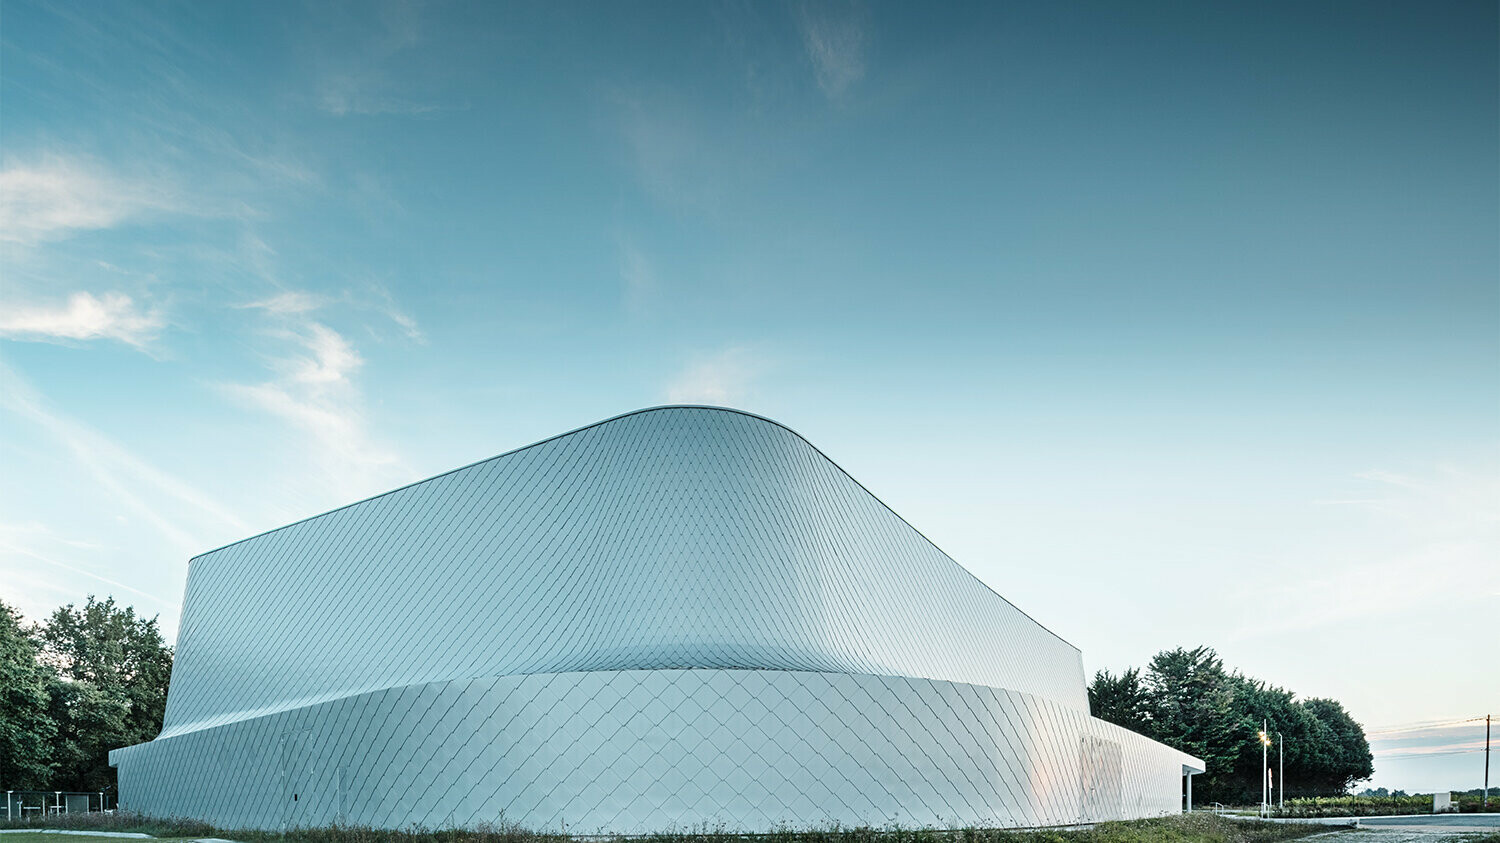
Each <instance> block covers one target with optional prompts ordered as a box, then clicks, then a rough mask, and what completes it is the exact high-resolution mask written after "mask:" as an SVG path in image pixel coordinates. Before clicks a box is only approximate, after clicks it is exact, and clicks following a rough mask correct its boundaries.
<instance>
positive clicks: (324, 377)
mask: <svg viewBox="0 0 1500 843" xmlns="http://www.w3.org/2000/svg"><path fill="white" fill-rule="evenodd" d="M255 306H256V307H259V308H260V309H262V310H264V311H265V312H266V313H267V315H268V317H269V318H270V319H271V320H272V324H271V327H270V328H269V329H268V330H267V331H266V332H265V333H266V335H267V336H269V337H270V338H272V339H273V340H274V341H275V342H276V343H277V344H278V345H279V346H280V348H279V350H278V351H277V352H275V353H273V354H272V356H271V361H270V362H271V367H272V369H273V371H274V372H275V377H274V378H272V379H270V380H267V381H264V382H261V383H253V384H246V383H229V384H224V385H223V388H224V390H225V391H226V393H227V394H229V395H230V396H232V397H234V398H235V399H236V400H239V401H242V402H244V403H246V404H248V405H250V406H253V407H255V408H257V409H259V410H261V411H263V412H266V413H269V414H271V415H273V416H276V417H278V418H280V419H282V420H283V421H285V422H286V423H288V424H290V425H292V426H293V427H295V428H297V429H299V430H301V431H303V432H304V433H305V434H306V435H307V436H308V443H307V444H308V449H309V454H310V457H311V459H312V460H313V461H314V463H315V464H316V465H317V466H319V467H320V469H321V471H322V474H323V479H324V481H325V485H327V486H328V487H329V490H330V494H332V495H335V496H337V499H339V500H347V499H349V498H353V497H363V496H365V495H368V494H371V493H373V492H375V491H379V490H380V488H382V487H383V486H384V485H389V484H390V483H392V482H395V481H396V480H398V479H404V474H405V469H404V467H403V466H402V462H401V460H400V458H399V457H398V456H397V455H396V453H395V452H394V451H393V450H392V449H391V448H389V447H387V446H385V445H383V444H381V443H379V442H377V441H376V439H375V437H373V436H372V435H371V433H370V432H369V429H368V425H367V423H366V419H365V412H364V396H363V393H362V392H361V390H360V388H359V385H358V374H359V371H360V369H361V368H362V367H363V366H364V362H365V361H364V357H363V356H362V355H360V353H359V350H358V349H357V348H356V347H355V346H354V344H353V343H351V342H350V341H349V339H348V338H347V337H345V336H344V335H343V334H341V333H339V332H338V331H337V330H335V329H333V328H332V327H329V325H328V324H326V323H325V322H322V321H319V320H317V319H315V318H313V314H314V312H315V310H316V309H317V307H318V304H317V303H316V302H315V300H314V299H312V298H310V297H307V296H306V294H301V293H282V294H278V295H277V296H274V297H272V298H270V299H267V300H265V301H263V302H259V303H257V304H256V305H255Z"/></svg>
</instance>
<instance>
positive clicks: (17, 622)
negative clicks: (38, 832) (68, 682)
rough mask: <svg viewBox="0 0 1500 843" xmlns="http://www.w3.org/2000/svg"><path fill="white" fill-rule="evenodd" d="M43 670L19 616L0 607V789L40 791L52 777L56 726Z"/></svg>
mask: <svg viewBox="0 0 1500 843" xmlns="http://www.w3.org/2000/svg"><path fill="white" fill-rule="evenodd" d="M48 679H49V676H48V671H47V670H46V669H45V668H44V667H43V666H42V665H41V664H40V663H39V662H38V661H37V645H36V642H35V641H33V640H32V638H31V636H30V635H28V634H27V633H26V630H24V629H22V628H21V616H20V614H19V613H17V612H16V611H15V610H14V609H12V608H11V607H9V606H7V605H5V603H3V602H0V784H3V785H4V789H15V790H31V789H40V788H43V787H45V786H46V785H47V784H48V780H49V779H50V777H51V772H52V747H53V743H54V740H55V738H56V737H57V723H56V722H54V721H53V719H52V717H51V715H50V714H49V713H48V710H47V709H48V694H47V690H48Z"/></svg>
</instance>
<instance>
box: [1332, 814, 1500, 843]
mask: <svg viewBox="0 0 1500 843" xmlns="http://www.w3.org/2000/svg"><path fill="white" fill-rule="evenodd" d="M1485 834H1500V814H1438V815H1432V814H1417V815H1414V816H1409V817H1361V818H1360V820H1359V831H1358V832H1357V833H1356V835H1354V836H1351V835H1350V834H1349V832H1348V831H1330V832H1328V833H1327V834H1316V835H1313V836H1312V837H1306V838H1303V839H1304V840H1325V841H1329V843H1331V841H1332V840H1333V839H1334V838H1340V839H1342V840H1344V841H1350V840H1360V841H1366V840H1367V841H1370V843H1459V841H1463V840H1468V839H1472V838H1475V837H1479V836H1482V835H1485Z"/></svg>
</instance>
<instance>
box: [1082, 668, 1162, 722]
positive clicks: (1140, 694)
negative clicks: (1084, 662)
mask: <svg viewBox="0 0 1500 843" xmlns="http://www.w3.org/2000/svg"><path fill="white" fill-rule="evenodd" d="M1089 711H1090V712H1092V713H1093V715H1094V716H1095V717H1097V718H1099V719H1100V720H1105V721H1108V722H1110V723H1113V724H1115V725H1116V726H1123V727H1125V728H1126V729H1130V730H1131V731H1133V732H1139V733H1140V734H1142V735H1150V734H1152V729H1151V698H1150V696H1149V695H1148V694H1147V693H1146V686H1145V685H1144V684H1142V682H1141V672H1140V671H1139V670H1136V669H1135V668H1133V667H1132V668H1128V669H1126V670H1125V671H1124V672H1123V673H1121V674H1120V675H1119V676H1115V675H1113V674H1111V673H1110V672H1109V671H1107V670H1101V671H1099V672H1097V673H1095V674H1094V681H1093V682H1090V683H1089Z"/></svg>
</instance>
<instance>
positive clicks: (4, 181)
mask: <svg viewBox="0 0 1500 843" xmlns="http://www.w3.org/2000/svg"><path fill="white" fill-rule="evenodd" d="M178 204H179V202H178V199H177V197H176V196H175V195H174V194H173V193H172V192H171V191H170V190H169V189H167V188H165V187H163V186H162V183H161V182H160V181H158V180H147V179H139V180H132V179H125V178H121V177H119V176H115V175H112V174H110V173H108V172H106V171H105V169H104V168H103V167H101V166H99V165H98V164H96V163H94V162H92V161H90V160H87V159H82V158H70V157H64V156H58V155H48V156H44V157H41V158H40V160H37V161H34V162H29V163H16V164H11V165H10V166H8V167H6V168H5V169H4V170H0V241H6V242H11V243H23V244H34V243H38V242H41V241H44V240H56V239H60V238H64V237H68V236H71V235H74V234H77V233H79V232H83V231H95V230H99V229H106V228H112V227H114V226H116V225H120V224H122V223H125V222H127V221H129V220H132V219H134V218H136V217H139V216H141V215H143V214H145V213H147V212H149V211H153V210H164V209H172V208H175V207H176V206H177V205H178Z"/></svg>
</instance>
